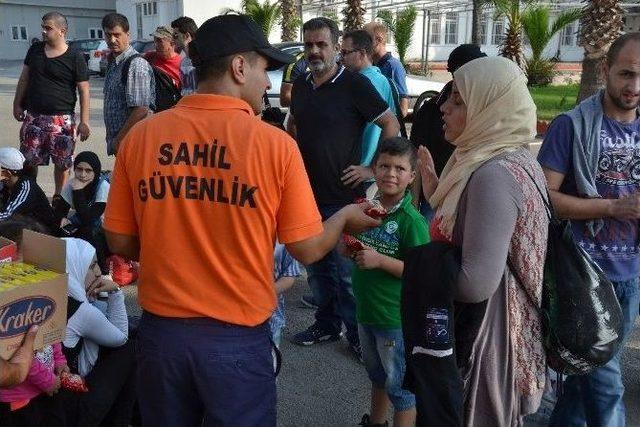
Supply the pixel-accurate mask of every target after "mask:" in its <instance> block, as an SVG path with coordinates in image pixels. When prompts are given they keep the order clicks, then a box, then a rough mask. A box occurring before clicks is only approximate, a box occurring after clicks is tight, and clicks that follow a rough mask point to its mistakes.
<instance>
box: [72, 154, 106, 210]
mask: <svg viewBox="0 0 640 427" xmlns="http://www.w3.org/2000/svg"><path fill="white" fill-rule="evenodd" d="M81 162H85V163H87V164H88V165H89V166H91V169H93V181H91V183H89V184H87V186H86V187H84V188H83V192H84V196H85V198H86V199H87V201H88V202H90V201H92V200H93V199H94V198H95V195H96V190H97V189H98V184H99V183H100V174H101V172H102V164H101V163H100V159H99V158H98V155H97V154H96V153H94V152H93V151H83V152H82V153H80V154H78V155H77V156H76V158H75V159H74V160H73V167H74V168H75V167H76V166H78V163H81Z"/></svg>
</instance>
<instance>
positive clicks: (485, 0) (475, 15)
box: [471, 0, 491, 46]
mask: <svg viewBox="0 0 640 427" xmlns="http://www.w3.org/2000/svg"><path fill="white" fill-rule="evenodd" d="M471 3H472V9H471V43H473V44H477V45H478V46H480V45H481V44H482V43H481V41H482V40H480V19H481V16H482V9H483V7H484V6H485V5H487V4H489V3H491V0H472V2H471Z"/></svg>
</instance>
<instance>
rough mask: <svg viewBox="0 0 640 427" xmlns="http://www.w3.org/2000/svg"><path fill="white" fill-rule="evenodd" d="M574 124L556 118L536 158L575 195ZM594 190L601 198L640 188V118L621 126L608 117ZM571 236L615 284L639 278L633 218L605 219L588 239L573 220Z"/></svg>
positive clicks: (639, 258) (639, 249) (583, 227)
mask: <svg viewBox="0 0 640 427" xmlns="http://www.w3.org/2000/svg"><path fill="white" fill-rule="evenodd" d="M572 146H573V123H572V122H571V119H570V118H569V117H568V116H560V117H558V118H557V119H556V120H555V121H554V122H553V124H552V126H551V127H550V128H549V131H548V132H547V135H546V137H545V139H544V143H543V144H542V147H541V148H540V153H539V154H538V161H539V162H540V164H541V165H542V166H544V167H546V168H549V169H552V170H554V171H556V172H559V173H562V174H564V175H565V179H564V182H563V183H562V186H561V187H560V191H561V192H562V193H565V194H570V195H574V196H575V195H577V189H576V184H575V178H574V171H573V149H572ZM596 188H597V189H598V193H599V194H600V196H602V197H603V198H605V199H619V198H622V197H624V196H628V195H630V194H633V193H635V192H637V191H638V190H639V189H640V118H639V119H636V120H635V121H633V122H631V123H621V122H617V121H615V120H612V119H609V118H607V117H606V116H605V117H604V118H603V120H602V129H601V131H600V158H599V160H598V172H597V174H596ZM571 225H572V228H573V236H574V239H575V240H576V242H578V244H579V245H580V246H582V247H583V248H584V249H585V250H586V251H587V253H588V254H589V255H590V256H591V258H592V259H593V260H594V261H595V262H596V263H597V264H598V265H599V266H600V268H602V270H603V271H604V272H605V274H606V275H607V277H609V278H610V279H611V280H614V281H623V280H630V279H633V278H636V277H638V275H639V274H640V262H639V261H640V246H639V242H638V234H639V233H638V226H639V222H638V220H637V219H618V218H604V226H603V228H602V229H601V230H600V231H599V232H598V233H597V234H596V236H595V237H591V235H590V233H589V230H588V228H587V227H586V221H580V220H572V221H571Z"/></svg>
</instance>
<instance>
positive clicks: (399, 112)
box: [385, 76, 407, 139]
mask: <svg viewBox="0 0 640 427" xmlns="http://www.w3.org/2000/svg"><path fill="white" fill-rule="evenodd" d="M385 77H386V79H387V81H388V82H389V85H390V86H391V97H392V98H393V104H394V106H395V107H396V117H397V118H398V122H399V123H400V135H401V136H402V137H403V138H405V139H407V127H406V125H405V121H404V117H403V116H402V110H400V94H399V93H398V88H397V87H396V84H395V83H394V82H393V80H391V79H390V78H389V77H387V76H385Z"/></svg>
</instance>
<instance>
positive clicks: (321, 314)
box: [306, 205, 358, 344]
mask: <svg viewBox="0 0 640 427" xmlns="http://www.w3.org/2000/svg"><path fill="white" fill-rule="evenodd" d="M341 208H342V206H334V205H331V206H318V209H319V210H320V215H322V220H323V221H324V220H326V219H327V218H329V217H330V216H331V215H333V214H334V213H336V212H337V211H339V210H340V209H341ZM352 268H353V262H352V261H351V260H350V259H349V258H347V257H343V256H341V255H340V254H338V251H337V250H336V249H335V248H334V249H332V250H331V252H329V253H328V254H327V255H325V257H324V258H322V259H321V260H320V261H318V262H316V263H314V264H310V265H308V266H306V269H307V281H308V282H309V287H311V291H312V292H313V300H314V302H315V303H316V305H317V306H318V309H317V310H316V324H317V325H318V326H319V327H321V328H323V329H324V330H326V331H328V332H331V333H336V334H337V333H339V332H340V331H342V323H344V325H345V328H346V329H347V340H348V341H349V342H350V343H352V344H357V343H358V326H357V323H356V300H355V297H354V296H353V288H352V286H351V270H352Z"/></svg>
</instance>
